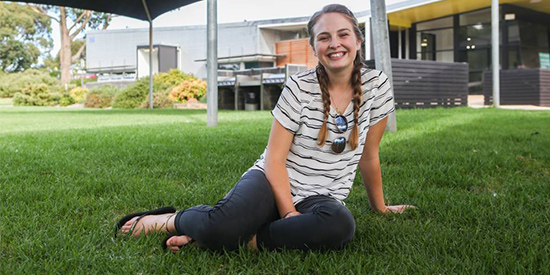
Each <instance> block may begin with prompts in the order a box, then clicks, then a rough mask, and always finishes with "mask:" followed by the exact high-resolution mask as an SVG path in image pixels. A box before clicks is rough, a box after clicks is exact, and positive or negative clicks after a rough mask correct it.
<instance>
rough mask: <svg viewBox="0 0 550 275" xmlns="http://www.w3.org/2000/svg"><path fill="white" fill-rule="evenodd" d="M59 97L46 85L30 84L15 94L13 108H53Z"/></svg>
mask: <svg viewBox="0 0 550 275" xmlns="http://www.w3.org/2000/svg"><path fill="white" fill-rule="evenodd" d="M60 99H61V96H60V95H59V93H56V92H54V91H52V90H51V87H49V86H48V85H46V84H43V83H38V84H30V85H29V86H28V87H26V88H24V89H23V90H21V92H20V93H16V94H15V96H14V97H13V104H14V105H15V106H54V105H57V104H58V103H59V100H60Z"/></svg>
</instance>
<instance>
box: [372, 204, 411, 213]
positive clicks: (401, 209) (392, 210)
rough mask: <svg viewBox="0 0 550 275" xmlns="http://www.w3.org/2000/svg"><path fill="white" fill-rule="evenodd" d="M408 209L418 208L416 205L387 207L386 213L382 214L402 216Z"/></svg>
mask: <svg viewBox="0 0 550 275" xmlns="http://www.w3.org/2000/svg"><path fill="white" fill-rule="evenodd" d="M407 209H416V206H414V205H408V204H403V205H388V206H386V209H385V210H384V211H381V212H382V213H384V214H386V213H398V214H401V213H403V212H405V210H407Z"/></svg>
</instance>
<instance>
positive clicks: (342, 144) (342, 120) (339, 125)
mask: <svg viewBox="0 0 550 275" xmlns="http://www.w3.org/2000/svg"><path fill="white" fill-rule="evenodd" d="M334 124H336V129H337V131H338V133H345V132H346V131H347V130H348V120H347V119H346V117H344V116H343V115H338V116H337V117H336V118H334ZM345 148H346V138H345V137H337V138H336V139H334V141H332V145H331V149H332V151H333V152H334V153H336V154H340V153H342V152H343V151H344V149H345Z"/></svg>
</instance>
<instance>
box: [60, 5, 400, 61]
mask: <svg viewBox="0 0 550 275" xmlns="http://www.w3.org/2000/svg"><path fill="white" fill-rule="evenodd" d="M403 1H405V0H386V5H390V4H394V3H398V2H403ZM259 3H261V4H259ZM332 3H335V2H334V0H270V1H259V0H218V23H230V22H242V21H244V20H246V21H254V20H262V19H276V18H287V17H301V16H311V15H312V14H313V13H314V12H316V11H318V10H320V9H321V8H322V7H323V6H325V5H327V4H332ZM338 3H339V4H343V5H345V6H347V7H348V8H349V9H350V10H352V11H353V12H360V11H365V10H369V9H370V0H341V1H340V2H338ZM187 25H206V0H204V1H200V2H197V3H193V4H191V5H187V6H185V7H182V8H180V9H177V10H174V11H171V12H167V13H165V14H163V15H161V16H159V17H157V18H156V19H155V20H154V21H153V27H173V26H187ZM148 27H149V23H148V22H147V21H142V20H137V19H132V18H129V17H125V16H117V17H115V18H114V19H113V20H112V22H111V25H110V26H109V29H125V28H148ZM52 36H53V39H54V48H53V50H52V51H51V54H52V56H55V55H56V54H57V52H58V51H59V48H60V42H59V26H58V25H57V22H55V21H53V20H52Z"/></svg>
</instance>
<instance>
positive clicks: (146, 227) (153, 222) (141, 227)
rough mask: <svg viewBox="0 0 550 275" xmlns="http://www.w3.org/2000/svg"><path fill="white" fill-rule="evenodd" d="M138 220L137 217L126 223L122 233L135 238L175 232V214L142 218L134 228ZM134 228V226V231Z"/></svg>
mask: <svg viewBox="0 0 550 275" xmlns="http://www.w3.org/2000/svg"><path fill="white" fill-rule="evenodd" d="M137 219H138V217H135V218H133V219H131V220H129V221H128V222H126V223H125V224H124V225H123V226H122V228H121V229H120V231H121V232H122V233H124V234H131V235H132V236H134V237H139V236H140V235H142V234H143V235H147V234H149V233H150V232H174V231H175V228H174V214H163V215H147V216H144V217H143V218H141V219H140V220H139V221H138V222H137V224H136V225H135V226H134V222H135V221H136V220H137ZM132 226H134V228H133V230H132Z"/></svg>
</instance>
